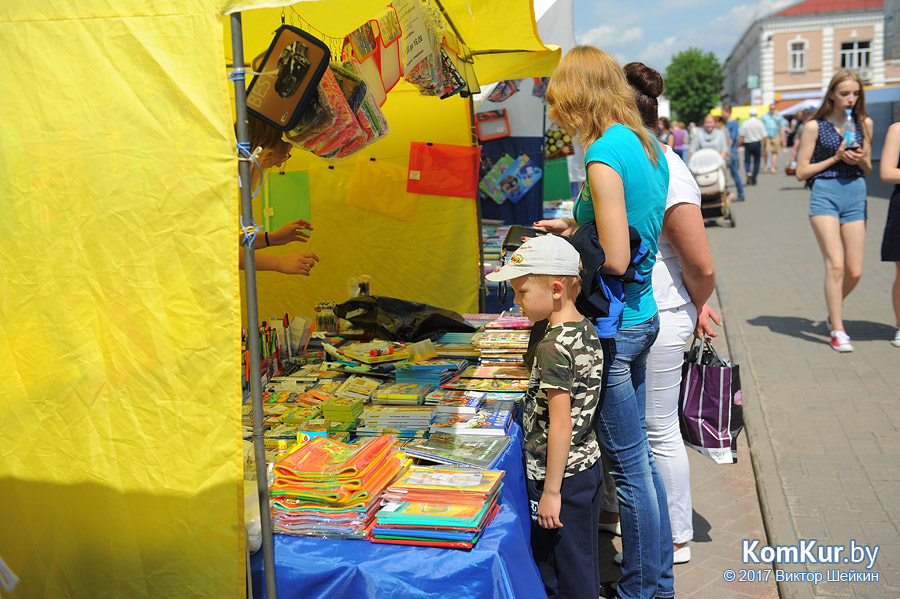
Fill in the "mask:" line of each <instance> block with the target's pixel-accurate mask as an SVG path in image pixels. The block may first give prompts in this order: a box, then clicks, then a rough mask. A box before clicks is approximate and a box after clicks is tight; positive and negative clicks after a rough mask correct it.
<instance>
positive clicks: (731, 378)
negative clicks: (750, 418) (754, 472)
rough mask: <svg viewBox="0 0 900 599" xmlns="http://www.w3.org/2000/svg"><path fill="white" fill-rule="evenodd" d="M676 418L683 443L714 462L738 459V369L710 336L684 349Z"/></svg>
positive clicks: (740, 402)
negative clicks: (721, 352) (724, 355)
mask: <svg viewBox="0 0 900 599" xmlns="http://www.w3.org/2000/svg"><path fill="white" fill-rule="evenodd" d="M678 420H679V424H680V425H681V436H682V438H683V439H684V443H685V445H687V446H688V447H690V448H692V449H696V450H697V451H699V452H700V453H702V454H703V455H705V456H706V457H708V458H710V459H712V460H713V461H714V462H716V463H717V464H734V463H735V462H737V437H738V435H739V434H740V433H741V429H743V428H744V408H743V398H742V397H741V376H740V370H739V368H738V366H737V365H732V364H731V363H730V362H729V361H728V360H724V359H722V358H721V357H720V356H719V354H718V353H717V352H716V350H715V349H714V348H713V346H712V344H711V343H710V339H709V337H705V338H704V339H703V341H702V342H701V343H700V344H699V347H698V344H697V341H696V340H695V341H694V343H693V344H692V345H691V349H690V351H688V352H685V358H684V364H683V365H682V369H681V393H680V395H679V397H678Z"/></svg>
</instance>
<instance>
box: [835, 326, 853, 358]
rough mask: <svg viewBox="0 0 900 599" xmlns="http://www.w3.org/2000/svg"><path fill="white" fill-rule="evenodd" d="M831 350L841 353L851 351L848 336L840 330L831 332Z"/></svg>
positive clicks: (851, 347)
mask: <svg viewBox="0 0 900 599" xmlns="http://www.w3.org/2000/svg"><path fill="white" fill-rule="evenodd" d="M831 349H833V350H834V351H836V352H841V353H846V352H851V351H853V346H852V345H850V335H848V334H847V333H845V332H844V331H841V330H837V331H831Z"/></svg>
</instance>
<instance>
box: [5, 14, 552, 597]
mask: <svg viewBox="0 0 900 599" xmlns="http://www.w3.org/2000/svg"><path fill="white" fill-rule="evenodd" d="M270 4H271V3H270V2H266V1H263V0H261V1H259V2H244V3H240V6H238V5H234V6H233V7H232V8H233V10H242V11H243V10H248V9H250V8H253V7H255V6H264V5H270ZM298 4H299V5H301V6H302V7H303V8H302V11H303V18H304V19H307V20H308V21H309V22H312V23H316V22H318V23H320V24H321V23H325V22H327V23H329V25H319V26H320V27H321V28H324V29H326V30H328V31H333V32H334V33H333V35H343V34H344V33H346V31H349V30H351V29H352V28H353V27H355V26H358V24H359V21H360V19H367V18H369V16H371V15H372V14H375V13H376V12H377V11H378V10H381V9H383V8H384V7H385V6H386V3H385V2H383V1H379V2H376V1H373V0H354V1H353V2H337V1H327V2H326V1H322V2H301V3H298ZM443 4H444V6H445V8H446V9H447V10H448V11H453V12H454V13H455V14H461V15H470V16H469V17H468V19H467V20H465V19H460V20H459V22H458V23H457V26H458V27H459V28H460V32H461V35H462V37H463V38H465V39H466V40H467V43H468V44H470V45H471V46H472V48H474V49H475V50H485V51H486V53H485V54H484V55H481V56H479V57H477V58H476V60H475V68H476V71H477V72H478V77H479V78H480V79H482V80H483V81H485V82H487V81H490V80H492V79H500V78H506V77H515V76H540V75H546V74H549V72H550V71H551V70H552V66H553V65H554V64H555V61H556V60H558V52H555V51H553V50H551V49H547V48H545V47H544V46H543V45H542V44H541V43H540V40H539V39H538V38H537V36H536V34H535V31H534V25H533V19H532V18H531V12H530V3H529V2H525V1H520V0H517V1H515V2H489V1H484V2H475V1H472V0H470V1H469V2H465V1H464V0H460V1H458V2H449V1H448V2H444V3H443ZM228 8H229V3H227V2H223V1H218V2H209V1H205V0H193V1H191V2H187V3H185V2H171V1H163V2H155V3H153V4H152V6H148V5H147V4H146V3H143V2H133V1H122V2H117V3H115V4H114V5H113V4H109V3H99V4H98V3H93V2H90V3H89V2H83V1H81V2H80V1H70V2H61V3H53V4H41V3H30V4H29V3H12V4H6V5H4V6H3V7H2V8H0V40H2V41H0V47H2V49H3V51H4V55H5V56H6V57H7V60H8V71H7V74H6V76H5V77H4V78H3V82H2V83H0V86H2V87H0V91H2V93H3V96H4V98H5V100H4V102H3V104H2V107H0V122H2V123H3V125H2V127H0V152H2V155H3V168H2V169H0V185H2V187H3V189H4V198H5V200H6V202H4V206H5V207H6V209H7V210H6V213H5V214H6V218H5V219H4V220H3V222H2V224H0V267H2V270H3V273H4V279H3V293H2V300H0V301H2V303H3V316H4V318H3V319H2V321H0V331H2V333H0V339H2V340H3V343H2V349H0V364H2V366H3V372H4V374H6V375H7V377H6V380H5V384H4V388H3V391H2V392H0V398H2V405H3V408H4V409H3V410H2V412H0V414H2V416H0V446H2V447H3V448H4V452H5V453H4V459H3V460H0V503H2V505H3V506H4V510H5V512H4V513H5V515H6V517H4V518H3V519H2V524H0V571H2V573H3V577H2V580H3V584H4V586H3V590H4V591H5V592H8V593H13V595H12V596H16V595H15V594H14V593H18V594H20V595H22V596H41V595H44V596H127V597H161V596H167V597H178V596H215V597H238V596H243V588H244V581H245V576H246V563H245V549H244V533H243V527H242V526H241V525H240V523H241V520H242V507H243V501H242V468H241V452H240V444H239V439H240V426H239V412H238V409H237V406H238V404H239V397H240V379H239V377H240V367H239V364H240V358H239V356H240V338H241V325H242V318H241V310H240V303H239V302H240V299H239V297H240V295H239V289H240V286H241V280H240V278H239V274H238V258H237V256H238V253H237V252H236V251H235V250H236V249H237V248H236V241H237V235H236V226H237V225H236V223H238V222H239V218H238V214H239V207H238V202H237V186H238V181H237V175H236V170H237V169H236V163H237V151H236V149H235V144H234V128H233V124H234V113H233V111H232V108H231V106H230V105H229V100H228V98H229V86H230V85H231V82H230V81H229V80H228V78H227V73H228V71H229V70H230V69H229V67H228V66H227V59H226V55H225V54H224V53H223V47H225V46H226V42H225V40H226V39H227V38H228V37H229V32H228V30H227V27H226V26H225V23H227V20H225V21H223V20H222V18H221V15H222V13H223V12H225V11H226V10H227V9H228ZM298 10H300V9H298ZM248 14H250V13H248ZM277 19H278V23H274V25H275V26H277V24H279V23H280V10H279V11H278V16H277ZM271 23H272V21H270V20H268V19H263V20H262V21H261V24H260V31H264V32H265V35H261V36H260V37H258V38H255V39H257V40H258V41H257V42H253V41H249V40H248V42H249V45H248V47H249V48H250V50H248V52H247V54H248V56H251V52H252V49H253V47H254V46H253V45H254V44H256V45H257V47H260V48H261V47H263V46H264V45H265V44H266V43H267V39H268V38H269V37H270V36H271V33H272V31H273V30H274V28H275V27H274V26H273V25H272V24H271ZM248 37H249V36H248ZM484 40H488V41H489V43H487V42H485V45H484V46H480V45H479V44H481V43H482V41H484ZM494 50H499V51H497V52H494ZM392 93H393V94H394V96H392V97H391V98H390V99H389V100H388V101H387V103H386V104H385V111H386V114H387V115H388V118H389V119H393V121H394V123H391V126H392V131H393V135H394V137H393V140H392V141H390V142H388V140H390V139H391V137H388V138H385V140H384V141H383V142H382V143H383V144H385V145H384V146H383V148H379V146H378V145H377V144H376V145H373V146H371V152H372V155H371V156H370V155H368V154H362V156H364V157H375V158H376V163H378V162H377V161H378V160H379V159H383V160H384V161H385V163H387V164H390V163H391V161H392V160H393V161H396V163H395V166H398V167H401V168H402V165H403V164H404V160H405V157H406V156H408V155H409V154H408V150H405V151H403V152H405V153H402V152H401V149H402V147H406V148H408V147H409V142H410V141H413V139H412V138H413V137H420V135H421V134H422V133H423V132H425V131H426V129H425V127H427V126H430V125H434V124H435V121H442V122H441V125H442V126H441V127H437V126H435V129H440V130H441V131H443V130H444V129H446V128H447V125H448V124H449V123H450V122H451V120H452V122H455V123H460V124H462V123H464V122H465V123H466V124H465V128H467V127H468V123H467V121H465V118H464V117H465V115H466V114H468V111H467V109H466V107H465V103H464V102H462V101H459V100H450V102H449V103H446V104H444V105H440V104H439V102H441V101H439V100H435V99H433V98H427V99H423V98H419V96H418V94H416V93H415V92H411V91H409V90H407V91H405V92H404V91H403V90H402V89H399V88H398V90H397V91H396V92H392ZM404 94H405V95H404ZM407 96H408V102H407V101H406V100H400V99H399V98H406V97H407ZM443 102H447V101H443ZM392 103H393V104H392ZM394 111H395V113H394ZM392 113H394V116H391V115H392ZM420 116H422V117H425V118H423V119H422V120H421V121H420V120H417V119H418V118H419V117H420ZM451 129H452V130H453V131H454V133H452V135H451V137H450V138H440V139H439V138H438V137H437V134H435V135H434V136H431V135H429V136H428V137H430V139H421V138H420V139H417V140H415V141H435V142H438V143H451V144H465V143H468V140H470V139H471V138H470V136H468V135H467V134H460V133H459V131H458V128H457V127H456V126H454V127H452V128H451ZM404 130H406V131H409V132H415V133H416V135H413V134H412V133H410V134H409V135H408V136H406V138H405V140H403V141H401V140H402V139H403V138H402V136H401V135H400V133H402V132H403V131H404ZM466 130H467V129H466ZM395 141H396V142H397V143H398V144H399V145H400V146H401V149H390V143H394V142H395ZM376 149H378V151H379V152H381V151H382V150H383V151H384V154H378V155H376V154H375V152H376ZM294 160H297V158H295V159H294ZM315 160H318V159H315ZM290 166H292V167H293V166H294V164H291V165H290ZM297 166H298V168H299V167H302V168H306V167H305V166H301V165H297ZM318 168H321V169H322V170H323V176H322V177H320V178H319V179H318V182H317V181H316V180H315V179H316V177H317V176H318V175H314V176H311V177H310V198H311V201H312V202H313V203H312V214H311V217H312V218H313V219H316V217H317V215H318V216H319V217H321V218H320V219H319V220H318V221H317V222H316V225H317V229H316V235H317V236H318V237H317V241H321V242H322V246H321V247H317V248H316V251H319V252H320V253H321V254H322V259H323V262H324V261H326V260H331V261H332V267H329V271H330V273H329V274H330V275H331V276H328V277H324V276H323V278H322V280H321V281H319V282H317V283H316V285H315V287H314V286H313V285H307V284H308V283H310V281H311V279H310V280H305V281H304V282H303V283H302V284H301V283H299V282H297V281H294V282H292V283H293V284H296V285H299V287H303V289H300V288H299V287H288V288H287V289H281V288H278V289H276V286H275V285H274V279H273V280H271V281H267V280H266V279H265V278H264V277H261V279H260V289H261V293H260V296H261V298H262V301H263V302H266V301H269V300H267V299H266V298H268V297H275V298H281V299H275V300H272V301H273V303H272V304H268V305H267V304H265V303H264V304H262V310H261V313H263V314H271V313H281V312H284V311H285V310H284V309H283V304H282V303H279V302H280V301H282V299H283V298H287V297H288V296H291V297H295V298H296V297H301V296H302V294H308V295H306V296H303V297H305V298H306V299H301V300H298V301H300V303H305V304H306V305H308V306H311V304H310V303H308V302H310V301H312V299H313V297H315V298H316V299H318V298H320V297H322V296H328V295H335V294H337V291H338V290H340V295H344V293H345V285H346V277H347V276H348V275H351V274H357V273H358V270H356V269H355V268H349V267H348V265H349V264H351V263H354V264H355V263H359V262H362V264H363V265H364V267H365V269H366V271H367V272H365V274H368V275H371V276H372V277H373V280H374V281H375V289H376V290H377V291H379V292H389V291H395V290H400V287H394V285H399V283H397V281H399V280H402V279H407V280H406V281H405V282H404V283H403V285H406V286H407V287H405V289H409V288H411V287H409V286H410V285H412V280H411V279H412V278H415V284H416V285H417V286H419V288H420V289H422V290H424V291H425V293H437V294H440V293H444V296H443V297H444V298H450V301H451V302H452V304H453V305H451V306H449V307H451V308H460V307H467V306H471V305H474V300H475V292H474V291H469V290H470V289H473V287H474V284H475V283H476V282H477V277H476V276H474V275H472V274H471V273H468V274H465V275H463V274H462V270H464V268H467V267H461V268H459V269H456V268H455V266H454V264H455V263H456V262H457V261H460V262H463V263H468V264H469V265H474V263H475V260H476V259H475V255H476V250H475V248H476V246H477V236H476V235H475V234H474V229H475V224H474V223H475V219H474V217H473V216H471V215H472V214H473V208H472V206H471V205H470V204H465V203H464V202H459V201H456V202H452V201H449V202H448V200H447V198H445V197H437V198H430V197H427V196H425V197H423V198H420V205H419V208H418V209H417V210H416V216H415V219H414V220H413V221H412V223H410V222H408V221H403V222H396V223H395V222H394V221H393V220H391V221H386V220H380V219H381V218H382V215H375V214H373V213H372V211H371V210H368V209H366V210H365V211H364V212H357V211H356V210H360V209H359V208H350V207H347V205H346V204H341V205H330V204H328V203H327V201H326V200H328V199H329V198H332V199H333V198H334V197H339V198H342V201H343V202H346V197H347V196H346V194H342V193H341V190H345V189H346V188H347V187H348V186H349V185H350V182H351V180H352V171H351V170H349V167H343V166H339V165H337V166H335V168H334V169H328V166H327V165H319V167H318ZM354 168H355V167H354ZM344 169H348V170H344ZM309 170H310V172H311V171H312V167H311V166H310V167H309ZM395 170H396V169H395ZM324 171H330V174H329V173H325V172H324ZM328 178H331V179H332V180H331V181H329V180H328ZM316 202H323V204H322V205H321V206H320V205H317V204H316ZM332 210H334V212H332ZM432 211H433V212H434V214H435V216H433V217H429V216H428V214H429V213H430V212H432ZM464 213H468V214H469V215H470V216H468V217H467V218H466V219H465V221H466V223H467V224H465V225H463V224H462V223H463V219H462V217H461V215H462V214H464ZM328 214H334V215H336V216H332V217H329V216H328ZM419 219H424V220H419ZM394 220H397V219H394ZM366 221H368V222H366ZM357 222H361V223H362V225H364V226H363V228H362V229H356V230H354V231H350V230H349V229H348V227H349V225H351V224H353V223H357ZM448 222H449V223H451V224H455V225H456V226H458V227H461V228H457V229H456V230H455V231H453V233H452V234H448V233H445V232H443V231H444V229H443V228H446V227H447V223H448ZM388 224H390V225H391V226H388ZM460 231H461V232H462V235H460ZM436 233H439V234H436ZM469 233H471V235H469ZM469 237H471V239H472V241H471V242H468V241H465V240H466V239H468V238H469ZM364 239H367V240H369V241H368V242H366V243H367V244H369V245H366V246H365V247H363V248H361V249H359V248H358V247H354V246H353V245H351V243H350V242H354V243H359V242H361V241H362V240H364ZM461 239H462V240H463V241H462V245H463V250H462V256H463V259H462V260H460V257H459V256H450V257H448V256H446V255H445V252H447V251H451V250H452V249H453V248H455V247H456V244H457V243H458V242H459V241H460V240H461ZM423 248H430V251H429V252H428V253H427V254H425V252H423V251H422V249H423ZM423 254H425V255H423ZM409 256H412V258H411V259H410V258H409ZM398 257H399V258H398ZM429 257H430V262H428V263H427V264H426V266H427V268H422V265H421V263H422V262H425V259H426V258H429ZM404 259H405V260H407V261H408V262H416V263H417V265H416V267H415V268H412V267H410V268H406V267H405V266H404V265H403V261H404ZM398 262H400V263H401V266H399V267H398V266H392V265H396V264H397V263H398ZM341 265H343V266H341ZM323 270H324V269H323ZM423 271H428V273H432V272H438V273H443V271H446V273H443V276H439V275H435V276H432V275H431V274H428V275H427V276H424V277H423V276H422V272H423ZM413 275H414V276H413ZM463 278H465V279H466V284H465V285H463V284H462V283H461V281H462V280H463ZM444 279H448V280H450V281H453V285H454V286H453V288H452V291H453V293H452V294H451V293H449V292H448V288H447V287H442V285H444V283H443V281H444ZM470 281H471V282H470ZM270 284H271V285H270ZM378 285H382V287H378ZM435 285H437V286H438V287H437V289H438V291H437V292H434V291H432V290H431V289H432V288H433V286H435ZM268 289H272V293H273V295H272V296H269V295H268ZM313 294H315V296H313ZM404 294H406V293H405V292H400V293H397V295H404ZM407 295H408V294H407ZM434 297H438V295H435V296H434ZM418 299H428V298H422V297H419V298H418ZM435 303H439V302H435ZM440 303H442V302H440ZM291 312H296V310H293V309H292V310H291ZM4 596H5V595H4Z"/></svg>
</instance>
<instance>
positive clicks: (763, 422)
mask: <svg viewBox="0 0 900 599" xmlns="http://www.w3.org/2000/svg"><path fill="white" fill-rule="evenodd" d="M785 157H786V156H785V155H784V153H782V157H781V158H782V161H781V163H782V167H783V164H784V158H785ZM877 169H878V166H877V163H876V166H875V169H874V170H875V172H876V177H877ZM876 189H884V186H881V185H870V193H872V192H874V190H876ZM746 196H747V201H746V202H744V203H738V204H736V205H735V217H736V221H737V227H736V228H734V229H729V228H724V227H709V228H708V229H707V235H708V238H709V241H710V245H711V247H712V250H713V255H714V257H715V261H716V267H717V271H718V297H719V300H720V301H721V304H722V307H723V315H724V317H725V319H726V327H727V332H728V341H729V346H730V349H731V353H732V357H733V358H735V360H736V362H737V363H739V364H740V365H741V374H742V383H743V388H744V406H745V407H744V411H745V419H746V422H747V428H746V431H745V432H746V433H747V437H745V438H742V439H741V440H742V442H746V441H747V440H748V439H749V444H750V452H751V454H752V456H753V467H754V471H755V473H756V480H757V484H758V487H759V495H760V499H761V507H762V512H763V518H764V521H765V525H766V531H767V533H768V542H769V543H770V544H778V545H789V546H790V545H793V546H796V545H797V544H798V542H799V541H800V540H812V539H815V540H817V542H818V543H819V545H820V546H821V545H823V544H830V545H838V546H842V547H844V548H845V549H844V553H843V554H842V555H841V556H840V557H841V558H844V557H847V556H848V551H849V549H850V545H851V543H856V544H857V545H868V546H870V548H871V546H875V545H877V546H878V549H879V552H878V554H877V559H876V560H875V563H874V565H873V566H872V567H871V569H869V570H867V569H866V567H865V564H855V563H837V564H822V563H818V564H811V563H807V564H776V567H778V568H780V569H782V571H784V572H801V573H802V572H807V573H817V572H818V573H822V574H823V575H824V574H825V573H826V571H827V570H834V569H839V570H840V571H842V572H851V571H852V570H856V571H857V572H867V573H877V574H878V577H879V581H877V582H828V581H827V580H823V581H822V582H821V583H819V584H817V585H814V584H812V583H811V582H782V583H779V591H780V593H781V596H782V597H785V598H788V599H790V598H807V597H872V598H877V599H896V598H898V597H900V534H898V527H900V434H898V428H900V396H898V390H900V348H895V347H893V346H891V345H890V343H889V340H890V339H891V337H892V336H893V324H894V315H893V311H892V308H891V299H890V289H891V284H892V282H893V278H894V273H895V267H894V265H893V264H885V263H882V262H880V255H879V248H880V244H881V234H882V230H883V227H884V221H885V215H886V212H887V204H888V202H887V199H886V198H884V197H874V196H870V197H869V210H868V213H869V221H868V237H867V242H866V264H865V268H864V272H863V277H862V281H861V282H860V284H859V286H858V287H857V288H856V290H854V291H853V293H852V294H851V295H850V297H849V298H848V299H847V301H846V302H845V308H844V316H845V318H844V323H845V326H846V328H847V332H848V333H849V334H850V336H851V337H852V340H853V345H854V347H855V348H856V351H854V352H853V353H851V354H838V353H837V352H834V351H832V350H831V349H830V348H829V346H828V344H827V341H828V334H827V331H826V329H825V325H824V320H825V316H826V311H825V302H824V297H823V291H822V284H823V276H824V267H823V262H822V258H821V254H820V253H819V249H818V246H817V244H816V241H815V238H814V236H813V233H812V230H811V229H810V226H809V221H808V216H807V214H808V202H809V194H808V192H807V191H806V190H805V189H804V188H803V186H802V184H801V183H799V182H797V180H796V179H794V178H793V177H790V178H789V177H787V176H785V175H784V174H783V171H782V173H779V174H777V175H769V174H766V175H763V174H760V176H759V184H758V185H756V186H752V187H747V188H746ZM695 462H696V460H695ZM745 463H746V461H745ZM696 473H697V471H695V473H694V478H693V482H694V484H693V488H694V490H695V491H694V494H695V497H696V499H695V508H696V509H697V512H698V513H700V514H702V513H703V512H702V509H703V508H701V507H699V506H701V505H702V504H701V503H700V501H701V500H706V499H707V496H706V491H708V489H706V488H705V487H706V485H705V482H704V481H702V480H701V479H700V478H699V477H697V474H696ZM749 528H752V525H751V526H750V527H749ZM725 530H727V526H726V529H725ZM715 531H716V529H715V527H712V528H711V532H710V536H712V535H713V533H714V532H715ZM742 533H743V531H740V532H739V533H738V535H737V536H736V537H735V538H734V539H732V540H733V541H734V545H733V546H732V547H729V548H727V549H726V550H725V551H723V552H721V553H719V555H718V560H719V561H717V562H710V563H714V564H715V565H716V567H718V566H719V565H720V564H721V566H722V567H730V568H733V569H736V570H737V569H739V568H740V567H741V563H740V559H741V552H740V546H739V541H738V537H739V536H740V534H742ZM722 536H723V537H724V538H727V537H728V535H726V534H723V535H722ZM698 546H699V547H702V544H701V543H697V544H695V547H698ZM699 547H698V549H699ZM814 555H815V554H814ZM711 559H712V558H710V560H711ZM701 565H702V564H700V563H698V564H697V567H700V566H701ZM682 568H683V567H682ZM681 572H686V571H685V570H681V571H679V570H676V574H680V573H681ZM689 577H690V575H689V574H685V575H684V576H683V578H682V580H684V579H685V578H689ZM739 588H749V587H742V586H741V587H739ZM692 592H693V591H692ZM747 594H748V595H751V596H758V595H757V594H756V591H750V592H747ZM679 596H681V595H679ZM687 596H689V597H694V596H696V597H700V596H703V597H729V596H738V595H730V594H715V593H707V594H704V593H699V594H697V593H696V592H694V594H690V592H689V593H688V594H687Z"/></svg>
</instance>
